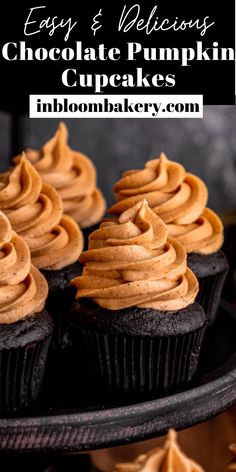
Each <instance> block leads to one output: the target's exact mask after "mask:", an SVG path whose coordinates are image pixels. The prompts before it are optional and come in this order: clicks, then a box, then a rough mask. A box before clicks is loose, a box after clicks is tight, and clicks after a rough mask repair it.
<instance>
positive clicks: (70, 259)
mask: <svg viewBox="0 0 236 472" xmlns="http://www.w3.org/2000/svg"><path fill="white" fill-rule="evenodd" d="M0 210H2V211H3V212H4V213H5V214H6V215H7V217H8V218H9V220H10V223H11V225H12V228H13V229H14V231H16V232H17V234H19V235H20V236H22V237H23V238H24V240H25V241H26V243H27V244H28V246H29V249H30V253H31V260H32V263H33V264H34V265H35V266H36V267H37V268H38V269H41V270H42V272H43V274H44V276H45V277H46V279H47V281H48V284H49V296H48V299H47V305H46V308H47V309H48V310H49V312H50V313H51V314H52V315H53V316H54V318H55V319H56V320H59V319H60V322H59V324H58V325H57V324H56V326H58V329H59V331H60V332H61V329H62V328H61V316H63V314H64V313H65V312H67V311H68V309H69V303H70V301H72V300H73V297H74V290H73V288H72V287H70V285H69V284H68V280H69V279H70V278H71V277H73V276H76V275H78V274H79V273H80V272H81V264H80V263H79V262H78V258H79V255H80V253H81V250H82V248H83V236H82V233H81V231H80V229H79V227H78V225H77V224H76V222H75V221H74V220H73V218H72V217H70V216H68V215H66V214H64V213H63V204H62V200H61V197H60V195H59V194H58V192H57V191H56V190H55V189H54V188H53V187H51V186H50V185H48V184H45V183H44V184H43V183H42V180H41V177H40V175H39V174H38V172H37V171H36V170H35V169H34V167H33V166H32V164H30V162H29V161H28V160H27V159H26V158H25V156H22V157H21V158H19V159H18V161H17V163H16V164H15V166H14V167H13V168H12V169H11V170H10V171H9V172H5V173H1V174H0ZM58 334H59V333H58Z"/></svg>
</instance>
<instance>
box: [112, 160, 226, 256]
mask: <svg viewBox="0 0 236 472" xmlns="http://www.w3.org/2000/svg"><path fill="white" fill-rule="evenodd" d="M114 190H115V196H116V199H117V203H116V204H115V205H113V206H112V207H111V208H110V210H109V211H110V213H112V214H114V215H116V216H117V215H120V214H121V213H122V212H123V211H125V210H127V209H128V208H130V207H132V206H133V205H135V204H136V203H137V202H139V201H141V200H143V199H144V198H145V199H146V200H147V202H148V204H149V206H150V207H151V208H152V210H153V211H154V212H155V213H156V214H157V215H158V216H160V217H161V218H162V219H163V221H164V222H165V223H166V224H167V228H168V231H169V234H170V235H171V236H173V237H175V238H177V239H178V240H179V241H181V242H182V244H184V246H185V248H186V251H187V252H197V253H200V254H211V253H213V252H215V251H217V250H218V249H220V247H221V246H222V244H223V226H222V223H221V221H220V219H219V218H218V216H217V215H216V214H215V213H214V212H213V211H211V210H209V209H208V208H206V203H207V199H208V192H207V188H206V186H205V184H204V182H203V181H202V180H201V179H200V178H199V177H196V176H194V175H192V174H190V173H188V172H186V171H185V169H184V167H183V166H182V165H181V164H178V163H177V162H171V161H169V160H168V159H167V158H166V156H165V154H163V153H162V154H161V155H160V158H159V159H154V160H151V161H148V162H147V163H146V165H145V168H144V169H142V170H131V171H128V172H125V173H124V174H123V177H122V178H121V180H119V181H118V182H117V183H116V184H115V186H114Z"/></svg>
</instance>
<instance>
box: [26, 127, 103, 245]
mask: <svg viewBox="0 0 236 472" xmlns="http://www.w3.org/2000/svg"><path fill="white" fill-rule="evenodd" d="M26 157H27V159H29V160H30V161H31V162H32V164H34V166H35V168H36V169H37V171H38V172H39V174H40V175H41V177H42V180H43V182H46V183H48V184H50V185H52V186H53V187H54V188H56V189H57V191H58V193H59V194H60V196H61V198H62V201H63V205H64V211H65V212H66V213H67V214H68V215H70V216H72V217H73V218H74V219H75V220H76V221H77V223H78V224H79V226H80V228H83V230H84V235H85V245H87V238H88V234H89V232H90V231H89V228H91V227H92V226H93V225H96V224H97V223H98V222H100V220H101V218H102V217H103V215H104V213H105V209H106V203H105V199H104V197H103V195H102V193H101V191H100V190H99V189H98V188H97V186H96V180H97V175H96V169H95V166H94V164H93V163H92V161H91V160H90V159H89V158H88V157H87V156H85V155H84V154H81V153H80V152H77V151H73V150H72V149H71V148H70V147H69V146H68V144H67V128H66V126H65V124H64V123H60V125H59V127H58V130H57V132H56V133H55V135H54V136H53V138H52V139H50V141H48V142H47V143H46V144H45V145H44V146H43V147H42V149H41V150H40V151H34V150H31V149H28V150H26Z"/></svg>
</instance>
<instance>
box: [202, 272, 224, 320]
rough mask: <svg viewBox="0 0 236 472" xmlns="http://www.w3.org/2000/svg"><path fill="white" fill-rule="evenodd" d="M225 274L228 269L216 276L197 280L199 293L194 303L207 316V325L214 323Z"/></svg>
mask: <svg viewBox="0 0 236 472" xmlns="http://www.w3.org/2000/svg"><path fill="white" fill-rule="evenodd" d="M227 272H228V269H225V270H224V271H222V272H219V273H218V274H215V275H210V276H208V277H203V278H199V279H198V282H199V292H198V296H197V300H196V301H197V302H198V303H199V304H200V305H201V306H202V307H203V309H204V311H205V313H206V314H207V317H208V322H209V324H212V323H214V321H215V318H216V314H217V310H218V307H219V304H220V299H221V294H222V290H223V287H224V283H225V279H226V276H227Z"/></svg>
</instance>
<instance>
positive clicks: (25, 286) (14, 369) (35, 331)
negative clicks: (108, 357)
mask: <svg viewBox="0 0 236 472" xmlns="http://www.w3.org/2000/svg"><path fill="white" fill-rule="evenodd" d="M47 294H48V286H47V282H46V280H45V278H44V277H43V275H42V274H41V273H40V272H39V270H38V269H36V268H35V267H34V266H32V265H31V260H30V251H29V248H28V246H27V244H26V243H25V241H24V240H23V239H22V238H21V237H20V236H19V235H17V234H16V233H15V232H14V231H12V228H11V224H10V222H9V220H8V219H7V217H6V216H5V215H4V214H3V213H2V212H0V371H1V376H0V411H1V412H2V411H3V412H5V411H9V410H15V409H18V408H23V407H26V406H28V405H29V404H30V403H31V402H32V401H33V400H36V398H37V397H38V395H39V393H40V389H41V386H42V382H43V378H44V371H45V363H46V359H47V353H48V348H49V344H50V340H51V335H52V330H53V321H52V318H51V317H50V315H49V314H48V313H47V312H46V311H45V310H44V305H45V302H46V297H47Z"/></svg>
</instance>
